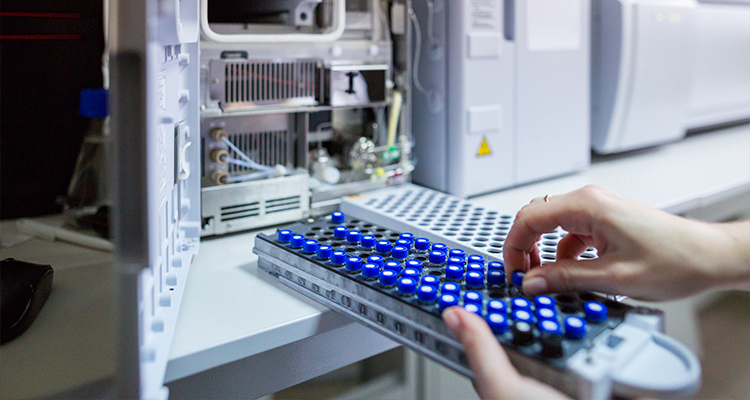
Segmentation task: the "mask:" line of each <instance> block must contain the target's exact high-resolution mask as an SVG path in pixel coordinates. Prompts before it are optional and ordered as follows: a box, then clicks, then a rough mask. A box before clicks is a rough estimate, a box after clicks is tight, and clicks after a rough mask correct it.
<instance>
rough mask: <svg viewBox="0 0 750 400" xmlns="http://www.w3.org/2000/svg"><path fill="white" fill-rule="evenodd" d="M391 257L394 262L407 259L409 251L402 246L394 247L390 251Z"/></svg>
mask: <svg viewBox="0 0 750 400" xmlns="http://www.w3.org/2000/svg"><path fill="white" fill-rule="evenodd" d="M391 257H393V258H395V259H396V260H405V259H406V257H409V249H408V248H406V247H404V246H396V247H394V248H393V250H391Z"/></svg>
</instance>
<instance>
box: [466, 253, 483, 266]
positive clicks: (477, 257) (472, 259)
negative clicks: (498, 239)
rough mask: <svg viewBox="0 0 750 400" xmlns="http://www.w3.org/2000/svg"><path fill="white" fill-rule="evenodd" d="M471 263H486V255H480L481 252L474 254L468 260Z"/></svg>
mask: <svg viewBox="0 0 750 400" xmlns="http://www.w3.org/2000/svg"><path fill="white" fill-rule="evenodd" d="M467 261H468V262H469V263H477V264H482V265H484V257H482V256H480V255H479V254H472V255H470V256H469V259H468V260H467Z"/></svg>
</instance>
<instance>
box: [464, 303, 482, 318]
mask: <svg viewBox="0 0 750 400" xmlns="http://www.w3.org/2000/svg"><path fill="white" fill-rule="evenodd" d="M464 310H466V311H468V312H470V313H474V314H476V315H478V316H480V317H481V316H482V306H480V305H479V304H476V303H464Z"/></svg>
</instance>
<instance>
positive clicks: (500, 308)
mask: <svg viewBox="0 0 750 400" xmlns="http://www.w3.org/2000/svg"><path fill="white" fill-rule="evenodd" d="M487 312H488V313H502V314H507V313H508V305H507V304H505V302H504V301H502V300H497V299H492V300H490V301H488V302H487Z"/></svg>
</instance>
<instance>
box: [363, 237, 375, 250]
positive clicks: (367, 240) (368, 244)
mask: <svg viewBox="0 0 750 400" xmlns="http://www.w3.org/2000/svg"><path fill="white" fill-rule="evenodd" d="M376 240H377V239H375V236H372V235H365V236H362V243H361V244H362V247H364V248H367V249H369V248H372V247H375V241H376Z"/></svg>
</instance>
